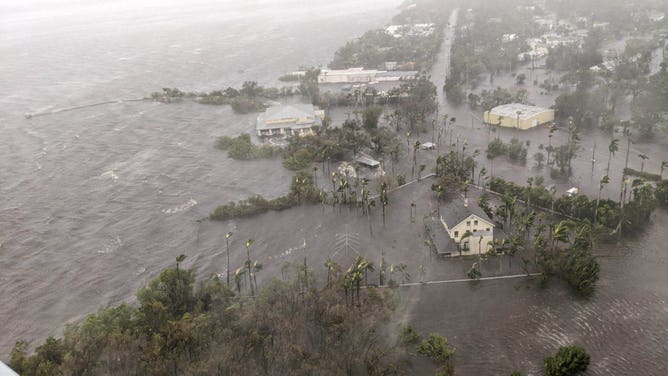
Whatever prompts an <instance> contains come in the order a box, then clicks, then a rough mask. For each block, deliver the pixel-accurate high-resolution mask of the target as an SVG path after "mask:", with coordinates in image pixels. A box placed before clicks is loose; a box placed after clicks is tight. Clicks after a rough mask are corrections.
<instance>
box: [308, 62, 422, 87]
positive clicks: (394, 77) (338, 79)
mask: <svg viewBox="0 0 668 376" xmlns="http://www.w3.org/2000/svg"><path fill="white" fill-rule="evenodd" d="M390 63H391V62H390ZM390 65H392V64H390ZM394 66H395V67H396V63H395V65H394ZM417 73H418V72H417V71H398V70H392V71H385V70H375V69H364V68H348V69H323V70H321V71H320V74H319V75H318V83H319V84H361V83H371V82H382V81H401V80H408V79H412V78H414V77H415V76H416V75H417Z"/></svg>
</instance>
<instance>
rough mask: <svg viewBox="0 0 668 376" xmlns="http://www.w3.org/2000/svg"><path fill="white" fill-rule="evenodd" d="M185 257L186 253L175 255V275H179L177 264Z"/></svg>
mask: <svg viewBox="0 0 668 376" xmlns="http://www.w3.org/2000/svg"><path fill="white" fill-rule="evenodd" d="M185 259H186V255H183V254H181V255H178V256H176V274H177V275H180V269H179V266H180V265H181V263H182V262H183V260H185Z"/></svg>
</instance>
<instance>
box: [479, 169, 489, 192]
mask: <svg viewBox="0 0 668 376" xmlns="http://www.w3.org/2000/svg"><path fill="white" fill-rule="evenodd" d="M485 175H487V169H486V168H484V167H483V168H481V169H480V170H479V171H478V186H479V187H480V186H481V185H480V180H482V177H483V176H485ZM481 187H483V189H484V188H485V187H484V186H481Z"/></svg>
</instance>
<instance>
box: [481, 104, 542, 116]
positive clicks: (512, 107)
mask: <svg viewBox="0 0 668 376" xmlns="http://www.w3.org/2000/svg"><path fill="white" fill-rule="evenodd" d="M518 111H519V112H520V119H521V120H526V119H530V118H532V117H534V116H536V115H538V114H542V113H543V112H547V111H554V110H550V109H548V108H542V107H536V106H529V105H526V104H521V103H511V104H502V105H501V106H496V107H494V108H492V109H491V110H490V114H491V115H495V116H503V117H512V118H517V112H518Z"/></svg>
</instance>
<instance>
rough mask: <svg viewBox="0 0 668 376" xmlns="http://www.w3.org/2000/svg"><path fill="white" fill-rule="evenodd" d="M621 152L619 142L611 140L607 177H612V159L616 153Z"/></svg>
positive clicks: (614, 139)
mask: <svg viewBox="0 0 668 376" xmlns="http://www.w3.org/2000/svg"><path fill="white" fill-rule="evenodd" d="M618 150H619V140H618V139H616V138H613V139H612V140H610V145H608V152H609V154H608V167H607V168H606V170H605V171H606V172H605V174H606V175H608V176H609V175H610V161H611V160H612V157H614V156H615V153H616V152H617V151H618Z"/></svg>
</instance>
